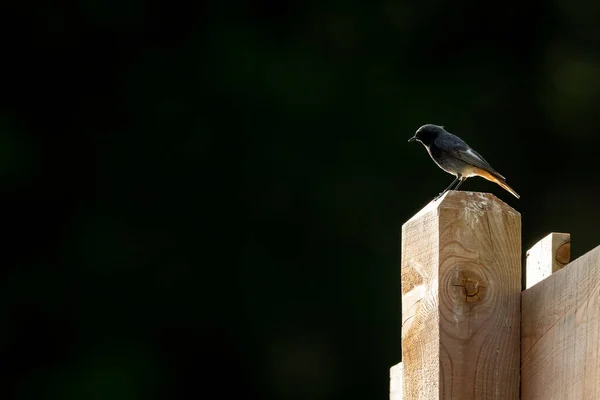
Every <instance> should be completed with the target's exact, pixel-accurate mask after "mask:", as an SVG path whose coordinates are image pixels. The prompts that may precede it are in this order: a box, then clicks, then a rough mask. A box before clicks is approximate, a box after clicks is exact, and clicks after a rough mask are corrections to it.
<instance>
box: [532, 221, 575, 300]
mask: <svg viewBox="0 0 600 400" xmlns="http://www.w3.org/2000/svg"><path fill="white" fill-rule="evenodd" d="M570 258H571V234H570V233H558V232H552V233H551V234H549V235H548V236H546V237H545V238H543V239H542V240H540V241H539V242H537V243H536V244H534V245H533V247H532V248H531V249H529V250H528V251H527V264H526V267H525V282H526V285H525V288H526V289H529V288H530V287H532V286H533V285H535V284H537V283H538V282H541V281H542V280H544V279H546V278H547V277H549V276H550V275H552V274H553V273H555V272H556V271H558V270H560V269H562V268H563V267H564V266H565V265H567V264H568V263H569V260H570Z"/></svg>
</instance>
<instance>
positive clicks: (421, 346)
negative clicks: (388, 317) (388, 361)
mask: <svg viewBox="0 0 600 400" xmlns="http://www.w3.org/2000/svg"><path fill="white" fill-rule="evenodd" d="M520 289H521V217H520V214H519V213H518V212H516V211H515V210H514V209H512V208H511V207H509V206H508V205H506V204H505V203H503V202H502V201H500V200H499V199H497V198H496V197H495V196H493V195H491V194H487V193H473V192H456V191H450V192H448V193H447V194H446V195H445V196H444V197H443V198H442V199H440V200H438V201H437V202H432V203H430V204H429V205H428V206H427V207H425V209H423V210H422V211H421V212H419V213H418V214H417V215H415V217H413V218H412V219H411V220H410V221H408V222H407V223H406V224H405V225H404V226H403V235H402V293H403V297H402V301H403V306H402V309H403V317H402V320H403V322H404V323H403V329H402V360H403V369H404V372H403V384H404V387H403V390H404V396H405V397H404V398H405V399H411V400H412V399H461V400H468V399H477V400H479V399H515V400H516V399H518V395H519V346H520V345H519V341H520V334H519V328H520V324H519V317H520V315H519V313H520V311H519V310H520Z"/></svg>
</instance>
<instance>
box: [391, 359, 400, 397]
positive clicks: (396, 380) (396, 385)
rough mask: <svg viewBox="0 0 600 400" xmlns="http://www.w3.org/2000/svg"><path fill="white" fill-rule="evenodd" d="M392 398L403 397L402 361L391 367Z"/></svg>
mask: <svg viewBox="0 0 600 400" xmlns="http://www.w3.org/2000/svg"><path fill="white" fill-rule="evenodd" d="M390 400H403V399H402V363H399V364H396V365H394V366H393V367H392V368H390Z"/></svg>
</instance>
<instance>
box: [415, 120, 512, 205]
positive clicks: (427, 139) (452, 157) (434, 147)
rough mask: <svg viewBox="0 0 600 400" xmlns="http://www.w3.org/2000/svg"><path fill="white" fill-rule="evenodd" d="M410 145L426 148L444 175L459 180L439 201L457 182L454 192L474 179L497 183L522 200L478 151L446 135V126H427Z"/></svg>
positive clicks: (417, 133) (453, 136)
mask: <svg viewBox="0 0 600 400" xmlns="http://www.w3.org/2000/svg"><path fill="white" fill-rule="evenodd" d="M408 141H409V142H414V141H418V142H421V143H422V144H423V146H425V148H426V149H427V152H428V153H429V155H430V156H431V158H432V159H433V161H435V163H436V164H437V165H438V166H439V167H440V168H441V169H443V170H444V171H446V172H447V173H449V174H452V175H454V176H456V179H455V180H454V181H453V182H452V183H451V184H450V186H448V187H447V188H446V190H444V191H443V192H442V193H440V194H439V195H438V196H437V197H436V199H437V198H438V197H440V196H442V195H443V194H444V193H446V192H447V191H448V190H450V188H452V187H453V186H454V185H455V184H456V183H457V182H458V184H457V185H456V186H455V187H454V190H458V188H459V186H460V185H461V184H462V183H463V182H464V181H465V180H467V178H470V177H472V176H480V177H482V178H485V179H487V180H488V181H491V182H495V183H497V184H498V185H500V186H502V187H503V188H504V189H506V190H507V191H509V192H510V193H512V194H513V195H514V196H515V197H516V198H517V199H518V198H520V196H519V195H518V194H517V192H515V191H514V190H513V189H512V188H511V187H510V186H508V185H507V184H506V178H505V177H503V176H502V175H500V174H499V173H498V172H496V171H495V170H494V169H493V168H492V166H491V165H490V164H489V163H488V162H487V161H485V160H484V158H483V157H481V156H480V155H479V153H477V152H476V151H475V150H473V149H472V148H470V147H469V145H468V144H466V143H465V142H464V141H463V140H462V139H461V138H459V137H458V136H456V135H453V134H451V133H450V132H446V130H445V129H444V127H443V126H439V125H432V124H427V125H423V126H422V127H420V128H419V129H417V132H416V133H415V136H413V137H411V138H410V139H408Z"/></svg>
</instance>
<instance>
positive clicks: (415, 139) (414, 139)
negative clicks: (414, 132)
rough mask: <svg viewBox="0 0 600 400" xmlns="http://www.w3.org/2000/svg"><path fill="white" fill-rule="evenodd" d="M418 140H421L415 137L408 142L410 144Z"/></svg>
mask: <svg viewBox="0 0 600 400" xmlns="http://www.w3.org/2000/svg"><path fill="white" fill-rule="evenodd" d="M417 140H419V139H417V137H416V136H413V137H411V138H410V139H408V141H409V142H415V141H417Z"/></svg>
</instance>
